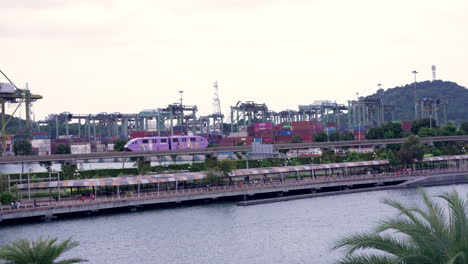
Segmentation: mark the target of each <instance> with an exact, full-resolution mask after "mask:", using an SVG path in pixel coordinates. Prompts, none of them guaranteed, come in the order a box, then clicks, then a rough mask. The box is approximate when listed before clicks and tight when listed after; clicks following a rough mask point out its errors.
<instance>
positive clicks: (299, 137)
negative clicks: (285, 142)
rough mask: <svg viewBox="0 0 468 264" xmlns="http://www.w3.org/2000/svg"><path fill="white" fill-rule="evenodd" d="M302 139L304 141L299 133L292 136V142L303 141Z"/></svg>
mask: <svg viewBox="0 0 468 264" xmlns="http://www.w3.org/2000/svg"><path fill="white" fill-rule="evenodd" d="M302 141H303V140H302V138H301V136H299V135H294V136H292V138H291V141H290V142H291V143H302Z"/></svg>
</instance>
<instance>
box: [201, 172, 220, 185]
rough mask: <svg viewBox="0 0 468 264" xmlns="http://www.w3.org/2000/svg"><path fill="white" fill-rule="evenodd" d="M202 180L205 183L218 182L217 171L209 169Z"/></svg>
mask: <svg viewBox="0 0 468 264" xmlns="http://www.w3.org/2000/svg"><path fill="white" fill-rule="evenodd" d="M203 182H204V183H207V184H214V183H218V182H219V173H218V171H216V170H215V169H209V170H207V171H206V172H205V178H203Z"/></svg>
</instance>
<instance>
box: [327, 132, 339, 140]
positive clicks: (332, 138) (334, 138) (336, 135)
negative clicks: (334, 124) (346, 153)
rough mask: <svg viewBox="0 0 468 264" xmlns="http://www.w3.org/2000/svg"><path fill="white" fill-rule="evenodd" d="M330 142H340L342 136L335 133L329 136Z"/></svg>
mask: <svg viewBox="0 0 468 264" xmlns="http://www.w3.org/2000/svg"><path fill="white" fill-rule="evenodd" d="M328 140H330V141H340V134H339V133H338V132H333V133H331V134H330V135H329V136H328Z"/></svg>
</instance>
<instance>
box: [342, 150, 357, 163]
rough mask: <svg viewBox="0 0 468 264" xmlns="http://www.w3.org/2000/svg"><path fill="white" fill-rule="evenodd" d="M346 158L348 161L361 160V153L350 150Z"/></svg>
mask: <svg viewBox="0 0 468 264" xmlns="http://www.w3.org/2000/svg"><path fill="white" fill-rule="evenodd" d="M345 160H346V161H347V162H353V161H359V154H358V153H357V152H355V151H352V152H349V153H348V154H347V155H346V159H345Z"/></svg>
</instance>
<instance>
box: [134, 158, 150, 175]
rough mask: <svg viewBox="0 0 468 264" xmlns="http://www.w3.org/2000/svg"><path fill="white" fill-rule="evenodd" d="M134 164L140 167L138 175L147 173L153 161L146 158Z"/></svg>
mask: <svg viewBox="0 0 468 264" xmlns="http://www.w3.org/2000/svg"><path fill="white" fill-rule="evenodd" d="M134 166H135V167H137V169H138V175H145V174H148V173H149V172H150V171H151V162H149V161H146V160H138V161H137V162H135V165H134Z"/></svg>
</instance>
